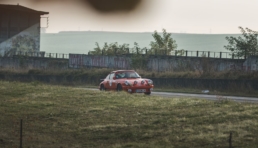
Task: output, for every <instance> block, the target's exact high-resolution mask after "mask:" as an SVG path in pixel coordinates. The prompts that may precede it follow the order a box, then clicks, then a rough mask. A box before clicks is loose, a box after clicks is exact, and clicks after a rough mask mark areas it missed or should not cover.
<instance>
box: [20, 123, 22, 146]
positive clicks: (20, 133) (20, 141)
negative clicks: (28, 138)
mask: <svg viewBox="0 0 258 148" xmlns="http://www.w3.org/2000/svg"><path fill="white" fill-rule="evenodd" d="M20 148H22V119H21V123H20Z"/></svg>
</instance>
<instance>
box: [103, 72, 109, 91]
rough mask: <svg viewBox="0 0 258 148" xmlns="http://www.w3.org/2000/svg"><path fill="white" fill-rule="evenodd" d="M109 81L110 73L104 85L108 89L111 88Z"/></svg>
mask: <svg viewBox="0 0 258 148" xmlns="http://www.w3.org/2000/svg"><path fill="white" fill-rule="evenodd" d="M109 81H110V74H109V75H108V76H107V77H106V78H105V82H104V87H105V88H106V89H110V85H109Z"/></svg>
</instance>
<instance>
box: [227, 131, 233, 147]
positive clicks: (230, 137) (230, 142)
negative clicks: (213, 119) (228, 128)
mask: <svg viewBox="0 0 258 148" xmlns="http://www.w3.org/2000/svg"><path fill="white" fill-rule="evenodd" d="M228 142H229V148H232V132H230V134H229V140H228Z"/></svg>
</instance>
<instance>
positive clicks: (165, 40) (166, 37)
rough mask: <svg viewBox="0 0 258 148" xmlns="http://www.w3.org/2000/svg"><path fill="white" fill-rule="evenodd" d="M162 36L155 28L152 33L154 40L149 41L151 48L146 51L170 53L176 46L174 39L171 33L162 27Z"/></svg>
mask: <svg viewBox="0 0 258 148" xmlns="http://www.w3.org/2000/svg"><path fill="white" fill-rule="evenodd" d="M162 31H163V33H162V36H161V35H159V34H158V32H157V31H156V30H155V31H154V34H152V36H153V38H154V40H155V41H154V42H153V41H152V42H151V43H150V46H151V50H150V51H148V52H149V53H151V54H165V55H171V54H172V53H171V52H172V51H173V50H175V49H176V48H177V44H176V41H175V40H173V38H172V37H171V35H172V34H171V33H167V31H166V30H165V29H162Z"/></svg>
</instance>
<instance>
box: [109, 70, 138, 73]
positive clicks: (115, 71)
mask: <svg viewBox="0 0 258 148" xmlns="http://www.w3.org/2000/svg"><path fill="white" fill-rule="evenodd" d="M126 71H130V72H135V71H134V70H115V71H112V72H111V73H117V72H126Z"/></svg>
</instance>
